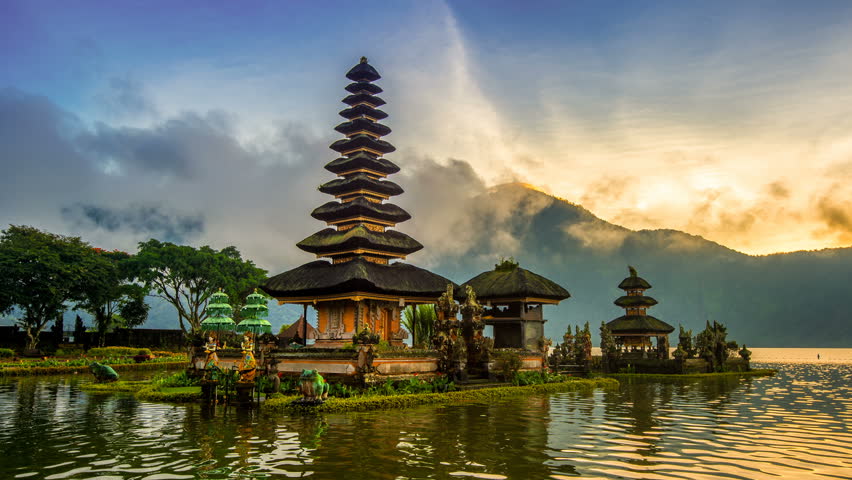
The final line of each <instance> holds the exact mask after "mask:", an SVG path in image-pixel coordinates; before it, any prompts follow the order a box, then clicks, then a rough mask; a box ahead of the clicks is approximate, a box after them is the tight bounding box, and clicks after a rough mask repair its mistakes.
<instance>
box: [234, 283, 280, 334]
mask: <svg viewBox="0 0 852 480" xmlns="http://www.w3.org/2000/svg"><path fill="white" fill-rule="evenodd" d="M240 313H242V315H243V321H241V322H240V323H239V324H238V325H237V331H238V332H252V333H255V334H261V333H272V324H271V323H269V321H268V320H266V317H267V316H268V315H269V307H268V306H267V305H266V297H264V296H263V295H261V294H259V293H257V290H255V291H254V293H252V294H251V295H249V296H247V297H246V305H245V306H244V307H243V308H242V309H241V310H240Z"/></svg>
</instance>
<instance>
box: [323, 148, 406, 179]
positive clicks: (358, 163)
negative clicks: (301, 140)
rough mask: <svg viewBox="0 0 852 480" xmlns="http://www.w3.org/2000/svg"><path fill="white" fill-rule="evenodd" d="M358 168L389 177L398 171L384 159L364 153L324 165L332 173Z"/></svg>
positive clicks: (395, 166) (394, 165)
mask: <svg viewBox="0 0 852 480" xmlns="http://www.w3.org/2000/svg"><path fill="white" fill-rule="evenodd" d="M359 168H366V169H369V170H374V171H376V172H381V173H384V174H385V175H390V174H392V173H396V172H398V171H399V167H398V166H397V165H396V164H395V163H393V162H391V161H390V160H387V159H385V158H376V156H374V155H370V154H369V153H365V152H358V153H356V154H354V155H350V156H348V157H338V158H336V159H334V160H332V161H330V162H328V163H327V164H326V165H325V169H326V170H328V171H329V172H332V173H337V174H340V173H343V172H349V171H352V170H357V169H359Z"/></svg>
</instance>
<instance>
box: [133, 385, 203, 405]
mask: <svg viewBox="0 0 852 480" xmlns="http://www.w3.org/2000/svg"><path fill="white" fill-rule="evenodd" d="M136 398H138V399H140V400H145V401H148V402H165V403H192V402H198V401H200V400H201V387H163V388H159V387H156V386H151V387H147V388H143V389H141V390H139V391H138V392H136Z"/></svg>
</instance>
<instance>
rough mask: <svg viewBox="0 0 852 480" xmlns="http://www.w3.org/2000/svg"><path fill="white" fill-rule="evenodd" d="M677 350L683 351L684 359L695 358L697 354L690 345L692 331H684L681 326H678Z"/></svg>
mask: <svg viewBox="0 0 852 480" xmlns="http://www.w3.org/2000/svg"><path fill="white" fill-rule="evenodd" d="M678 348H680V349H681V350H683V352H684V354H685V355H686V358H695V355H696V354H697V353H698V352H697V349H696V348H695V346H693V344H692V330H686V329H684V328H683V325H680V332H679V333H678Z"/></svg>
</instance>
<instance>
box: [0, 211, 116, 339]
mask: <svg viewBox="0 0 852 480" xmlns="http://www.w3.org/2000/svg"><path fill="white" fill-rule="evenodd" d="M0 272H3V274H2V275H0V313H8V312H10V311H11V310H12V309H13V308H15V307H17V308H18V309H19V310H20V311H21V313H22V317H21V318H20V319H18V320H17V323H18V324H19V325H20V326H21V327H22V328H23V329H24V330H25V331H26V334H27V346H26V348H27V349H35V348H36V346H37V345H38V336H39V333H41V332H42V331H43V330H44V328H45V327H46V326H47V324H48V323H49V322H51V321H53V320H54V319H56V318H57V317H58V316H59V315H60V314H61V313H62V312H64V311H65V309H66V305H65V304H66V303H67V302H75V301H81V300H82V298H83V297H84V294H85V292H86V291H87V290H88V289H89V288H90V287H91V285H92V284H93V283H96V282H97V280H98V279H99V277H100V276H101V275H103V274H104V273H105V272H104V264H103V262H101V261H99V258H98V255H97V254H96V253H95V251H94V250H93V249H92V248H91V246H90V245H88V244H87V243H85V242H83V241H82V240H80V238H79V237H65V236H62V235H56V234H53V233H48V232H44V231H41V230H38V229H36V228H33V227H27V226H18V225H11V226H9V228H8V229H6V230H4V231H3V232H2V235H0Z"/></svg>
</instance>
